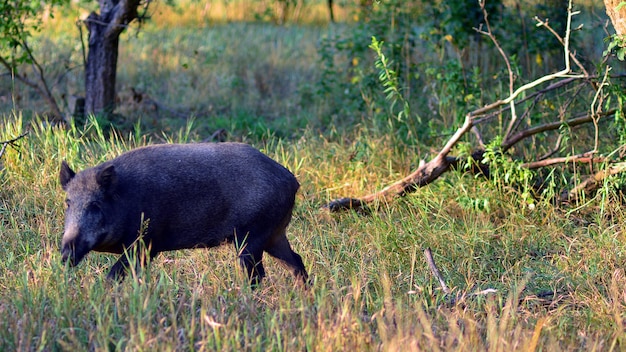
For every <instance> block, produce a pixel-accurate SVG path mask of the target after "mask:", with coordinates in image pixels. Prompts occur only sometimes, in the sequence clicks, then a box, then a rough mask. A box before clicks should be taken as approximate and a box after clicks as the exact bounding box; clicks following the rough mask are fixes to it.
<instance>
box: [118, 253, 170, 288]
mask: <svg viewBox="0 0 626 352" xmlns="http://www.w3.org/2000/svg"><path fill="white" fill-rule="evenodd" d="M133 252H134V251H131V250H129V251H127V252H126V253H124V254H122V256H121V257H120V258H119V259H118V260H117V262H115V264H113V266H112V267H111V269H110V270H109V273H108V274H107V279H108V280H112V281H117V282H121V281H122V280H124V278H125V277H126V274H128V271H129V270H130V263H131V262H132V263H134V264H135V272H136V273H138V272H139V271H140V270H141V268H143V267H145V266H146V263H147V258H146V255H145V253H143V254H142V255H139V256H137V255H135V254H136V253H133ZM158 254H159V253H158V252H153V251H150V254H149V256H150V260H152V259H154V258H155V257H156V256H157V255H158ZM129 257H130V258H129Z"/></svg>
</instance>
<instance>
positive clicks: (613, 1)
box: [604, 0, 626, 36]
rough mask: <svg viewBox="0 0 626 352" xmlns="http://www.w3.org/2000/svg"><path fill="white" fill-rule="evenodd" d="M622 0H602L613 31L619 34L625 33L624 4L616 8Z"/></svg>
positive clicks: (625, 8)
mask: <svg viewBox="0 0 626 352" xmlns="http://www.w3.org/2000/svg"><path fill="white" fill-rule="evenodd" d="M622 1H623V0H604V6H605V7H606V14H607V15H609V17H610V18H611V22H612V23H613V27H615V32H617V34H618V35H620V36H624V35H626V6H622V7H621V8H619V9H618V7H619V4H620V3H621V2H622Z"/></svg>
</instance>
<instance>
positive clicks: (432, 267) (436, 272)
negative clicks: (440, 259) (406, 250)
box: [424, 248, 450, 294]
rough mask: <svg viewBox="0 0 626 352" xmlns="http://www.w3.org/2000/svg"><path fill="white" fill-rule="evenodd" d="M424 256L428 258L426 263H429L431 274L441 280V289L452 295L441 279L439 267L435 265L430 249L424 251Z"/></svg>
mask: <svg viewBox="0 0 626 352" xmlns="http://www.w3.org/2000/svg"><path fill="white" fill-rule="evenodd" d="M424 256H425V257H426V262H427V263H428V267H429V268H430V272H431V273H433V276H434V277H436V278H437V280H439V285H441V289H442V290H443V292H445V293H446V294H448V293H450V289H449V288H448V286H447V285H446V282H445V281H444V280H443V277H441V274H440V273H439V269H437V265H435V260H434V259H433V253H432V252H431V251H430V248H426V249H424Z"/></svg>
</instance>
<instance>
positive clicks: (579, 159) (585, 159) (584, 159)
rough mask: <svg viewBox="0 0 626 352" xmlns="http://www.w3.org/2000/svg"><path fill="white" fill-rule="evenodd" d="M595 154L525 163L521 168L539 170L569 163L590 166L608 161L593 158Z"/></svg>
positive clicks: (601, 158)
mask: <svg viewBox="0 0 626 352" xmlns="http://www.w3.org/2000/svg"><path fill="white" fill-rule="evenodd" d="M592 155H593V153H583V154H578V155H574V156H565V157H561V158H551V159H544V160H539V161H531V162H528V163H524V164H522V165H521V166H522V167H523V168H526V169H531V170H533V169H539V168H542V167H546V166H552V165H556V164H567V163H584V164H589V163H595V164H597V163H603V162H605V161H606V158H603V157H595V158H594V157H593V156H592Z"/></svg>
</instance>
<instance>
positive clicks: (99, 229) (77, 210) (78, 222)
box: [59, 161, 117, 266]
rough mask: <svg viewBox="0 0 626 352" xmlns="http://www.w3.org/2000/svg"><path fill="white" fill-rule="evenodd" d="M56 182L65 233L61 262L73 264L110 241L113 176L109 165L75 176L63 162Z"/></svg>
mask: <svg viewBox="0 0 626 352" xmlns="http://www.w3.org/2000/svg"><path fill="white" fill-rule="evenodd" d="M59 180H60V183H61V186H62V187H63V190H64V191H65V192H66V195H67V197H66V198H65V204H66V209H65V230H64V232H63V240H62V243H61V255H62V261H63V262H64V263H65V262H66V261H68V260H69V263H70V265H72V266H74V265H77V264H78V263H79V262H80V261H81V260H82V259H83V257H84V256H85V255H86V254H87V253H89V251H91V250H92V249H94V248H97V247H102V246H103V245H104V244H106V242H107V241H109V240H110V238H111V235H112V233H113V231H112V224H113V219H111V217H112V216H111V215H112V205H113V204H112V198H113V192H114V189H115V185H116V183H117V175H116V172H115V168H114V166H113V165H110V164H108V165H107V164H103V165H100V166H98V167H96V168H91V169H87V170H84V171H82V172H79V173H78V174H77V173H75V172H74V171H73V170H72V169H71V168H70V167H69V165H68V164H67V163H66V162H65V161H63V163H62V164H61V172H60V175H59Z"/></svg>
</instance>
